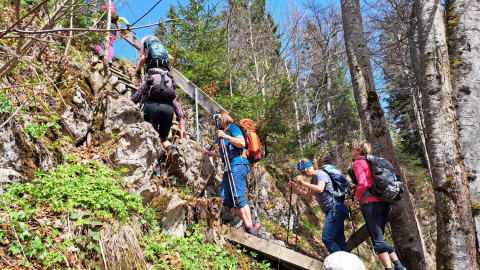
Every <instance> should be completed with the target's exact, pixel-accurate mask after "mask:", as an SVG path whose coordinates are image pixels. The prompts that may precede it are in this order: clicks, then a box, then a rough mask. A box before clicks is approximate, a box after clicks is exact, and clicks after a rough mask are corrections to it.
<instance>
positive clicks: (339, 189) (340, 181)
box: [321, 164, 351, 202]
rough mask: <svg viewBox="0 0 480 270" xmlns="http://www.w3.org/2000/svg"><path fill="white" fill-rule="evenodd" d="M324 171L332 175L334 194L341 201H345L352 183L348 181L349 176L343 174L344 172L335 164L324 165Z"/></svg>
mask: <svg viewBox="0 0 480 270" xmlns="http://www.w3.org/2000/svg"><path fill="white" fill-rule="evenodd" d="M321 169H322V170H323V171H324V172H326V173H327V174H328V176H330V179H331V180H332V185H333V191H334V193H333V196H334V197H335V200H337V201H339V202H343V201H344V200H345V199H346V198H348V196H349V194H350V190H351V187H350V183H349V182H348V180H347V178H345V176H343V175H342V173H341V172H340V171H339V170H338V169H337V168H336V167H335V166H333V165H330V164H329V165H324V166H322V168H321Z"/></svg>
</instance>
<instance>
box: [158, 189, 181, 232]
mask: <svg viewBox="0 0 480 270" xmlns="http://www.w3.org/2000/svg"><path fill="white" fill-rule="evenodd" d="M157 199H159V200H160V202H163V203H168V204H167V206H166V207H165V208H164V209H165V210H164V211H163V213H161V214H162V217H161V219H160V224H161V226H162V233H166V234H170V235H172V236H178V237H183V236H184V235H185V231H186V230H187V223H186V214H187V207H188V206H187V202H186V201H184V200H182V199H181V198H180V197H179V196H178V195H175V194H173V195H172V194H169V193H168V191H167V190H166V189H164V188H160V190H159V197H156V198H155V200H157Z"/></svg>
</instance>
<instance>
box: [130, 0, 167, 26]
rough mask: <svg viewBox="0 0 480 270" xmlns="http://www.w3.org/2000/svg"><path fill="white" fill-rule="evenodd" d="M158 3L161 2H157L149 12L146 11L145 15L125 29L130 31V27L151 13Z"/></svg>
mask: <svg viewBox="0 0 480 270" xmlns="http://www.w3.org/2000/svg"><path fill="white" fill-rule="evenodd" d="M160 2H162V0H160V1H158V2H157V3H156V4H155V5H154V6H153V7H152V8H151V9H150V10H148V11H147V12H146V13H145V14H143V16H142V17H140V18H139V19H138V20H136V21H135V22H134V23H132V24H131V25H130V26H129V27H127V29H130V28H131V27H132V26H134V25H135V24H136V23H137V22H138V21H140V20H141V19H143V17H145V16H147V14H148V13H150V11H152V10H153V9H154V8H155V7H156V6H157V5H158V4H160Z"/></svg>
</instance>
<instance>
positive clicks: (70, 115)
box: [61, 85, 93, 144]
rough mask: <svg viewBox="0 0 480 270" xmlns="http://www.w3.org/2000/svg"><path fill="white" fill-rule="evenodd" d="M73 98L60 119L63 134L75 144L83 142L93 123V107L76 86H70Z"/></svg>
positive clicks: (86, 96)
mask: <svg viewBox="0 0 480 270" xmlns="http://www.w3.org/2000/svg"><path fill="white" fill-rule="evenodd" d="M72 88H73V89H72V92H73V93H74V96H73V98H72V100H71V104H72V105H70V103H66V105H67V107H66V108H65V111H64V112H63V114H62V116H61V119H62V124H63V126H64V128H65V130H66V131H65V134H66V135H68V136H70V137H71V138H72V140H73V142H74V143H75V144H78V143H79V142H81V141H83V140H85V138H86V136H87V133H88V130H89V129H90V128H91V126H92V123H93V105H92V104H91V100H90V99H89V98H88V95H87V94H86V93H85V92H84V91H83V90H82V89H81V88H80V87H79V86H78V85H73V86H72Z"/></svg>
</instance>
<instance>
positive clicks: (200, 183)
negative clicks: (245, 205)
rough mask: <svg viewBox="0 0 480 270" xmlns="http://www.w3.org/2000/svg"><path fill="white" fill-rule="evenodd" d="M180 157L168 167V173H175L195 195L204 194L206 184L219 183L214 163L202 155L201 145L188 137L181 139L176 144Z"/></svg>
mask: <svg viewBox="0 0 480 270" xmlns="http://www.w3.org/2000/svg"><path fill="white" fill-rule="evenodd" d="M177 149H178V152H179V154H180V158H179V160H178V165H177V166H172V167H171V168H170V173H172V174H174V175H176V176H177V177H178V178H179V181H180V182H182V183H184V184H186V185H188V186H189V188H190V189H191V190H192V191H193V194H194V195H195V196H197V197H198V196H201V195H203V194H204V191H205V188H206V186H207V185H209V184H212V183H217V184H218V183H219V181H221V179H220V178H219V177H218V176H217V171H216V170H215V164H214V163H213V161H212V160H211V159H210V158H208V156H207V155H203V154H202V152H201V149H202V146H201V145H200V144H199V143H197V142H195V141H191V140H188V139H181V140H180V141H179V144H178V145H177Z"/></svg>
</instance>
